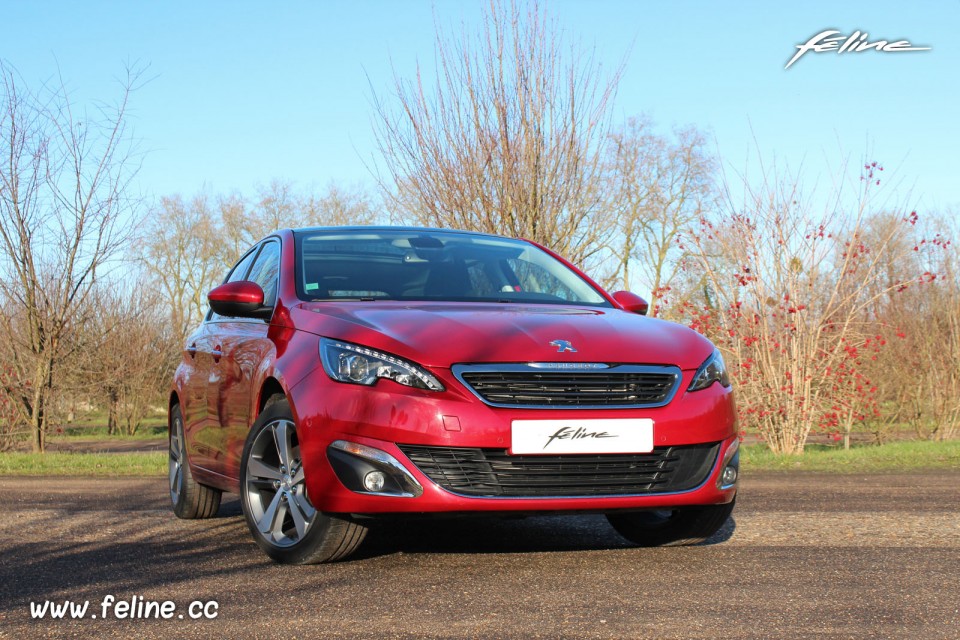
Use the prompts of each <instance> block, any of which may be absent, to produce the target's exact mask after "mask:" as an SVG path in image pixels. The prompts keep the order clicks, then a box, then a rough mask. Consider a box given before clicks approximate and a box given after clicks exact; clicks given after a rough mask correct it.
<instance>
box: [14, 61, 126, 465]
mask: <svg viewBox="0 0 960 640" xmlns="http://www.w3.org/2000/svg"><path fill="white" fill-rule="evenodd" d="M137 80H138V73H136V72H134V71H129V70H128V73H127V76H126V79H125V82H124V83H123V84H122V86H121V88H120V92H119V98H118V99H117V101H116V102H115V103H114V104H102V105H99V107H98V108H97V109H96V110H94V111H92V112H91V111H77V105H75V104H74V103H73V101H72V100H71V97H70V94H69V91H68V89H67V88H66V86H65V84H64V83H63V82H62V81H60V82H58V83H56V84H52V85H49V86H44V87H42V88H41V89H40V91H38V92H31V91H30V90H29V89H27V88H25V87H24V86H23V84H22V81H21V79H20V77H19V76H18V75H17V73H16V72H15V71H14V70H12V69H11V68H9V67H8V66H6V65H3V64H0V83H2V86H3V96H2V103H0V162H2V164H0V273H2V278H0V292H2V294H3V297H4V298H5V299H6V300H8V301H9V302H10V303H11V304H12V305H14V306H15V308H16V309H17V310H18V313H7V314H0V336H2V339H4V340H9V341H11V342H15V343H16V344H15V348H13V349H11V354H12V359H11V363H10V365H11V366H12V368H13V369H14V370H15V371H16V373H17V375H18V377H19V378H20V379H21V380H23V381H27V382H28V383H29V386H21V389H22V391H21V392H20V394H19V397H18V398H17V399H16V400H17V402H16V404H17V406H18V409H19V411H20V413H21V416H22V417H23V419H24V420H25V421H26V422H28V423H29V425H30V430H31V433H32V445H33V449H34V451H43V450H44V445H45V437H46V430H47V425H48V419H47V418H48V416H47V409H48V403H49V400H50V394H51V391H52V388H53V380H54V376H55V373H56V369H57V366H58V363H59V362H60V358H61V357H63V355H64V354H63V353H62V349H63V348H64V338H65V336H66V335H67V334H68V332H69V331H70V330H71V329H72V327H74V326H76V325H77V324H79V323H80V322H82V318H78V317H77V315H76V312H77V311H78V309H81V308H82V307H83V303H84V301H85V300H86V298H87V297H88V295H89V293H90V291H91V289H92V287H93V286H94V284H95V282H96V280H97V277H98V276H99V275H101V273H102V271H103V270H104V268H105V267H106V266H107V265H108V264H109V262H110V260H111V259H113V258H115V257H117V256H118V254H119V252H120V250H121V249H122V248H123V247H124V245H125V243H126V241H127V238H128V235H129V234H128V232H129V231H130V229H131V228H132V223H133V219H132V216H133V215H134V212H135V211H136V207H137V200H136V199H135V198H134V197H132V196H131V194H130V189H129V184H130V180H131V179H132V178H133V176H134V175H135V174H136V172H137V170H138V169H139V159H138V156H137V155H136V153H135V149H134V148H133V144H132V141H131V136H130V132H129V131H128V129H127V125H126V115H127V105H128V99H129V97H130V94H131V91H132V90H133V89H134V86H135V84H136V82H137Z"/></svg>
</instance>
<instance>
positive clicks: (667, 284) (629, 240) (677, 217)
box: [606, 118, 715, 315]
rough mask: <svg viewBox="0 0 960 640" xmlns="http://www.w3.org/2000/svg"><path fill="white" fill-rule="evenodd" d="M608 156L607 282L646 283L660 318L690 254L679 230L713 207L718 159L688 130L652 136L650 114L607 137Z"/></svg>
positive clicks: (628, 285) (699, 135) (626, 286)
mask: <svg viewBox="0 0 960 640" xmlns="http://www.w3.org/2000/svg"><path fill="white" fill-rule="evenodd" d="M610 141H611V144H610V146H609V148H608V150H607V151H608V157H607V159H606V165H607V166H606V173H607V176H606V184H607V185H608V187H607V192H608V197H609V207H610V210H611V211H612V212H614V214H615V219H616V233H615V234H614V235H613V237H612V239H611V249H612V255H613V256H614V257H615V267H614V273H613V274H612V276H611V277H608V278H607V279H606V284H608V285H610V286H619V287H620V288H623V289H631V288H636V286H637V285H638V284H643V285H646V286H649V287H650V306H651V309H652V310H653V315H659V313H660V311H661V308H662V306H663V305H664V304H665V303H666V301H667V300H666V298H667V295H668V293H669V291H670V289H671V285H672V284H673V281H674V279H675V278H676V276H677V275H678V272H679V268H680V265H681V264H682V260H683V258H684V256H685V255H687V253H688V252H687V251H686V250H685V249H684V248H683V246H682V245H681V243H680V237H681V235H682V233H683V231H684V230H686V229H687V228H688V227H690V225H691V224H693V223H694V221H696V220H697V219H698V218H699V217H700V216H702V215H704V214H705V213H706V211H707V210H708V209H709V208H710V207H711V206H712V204H713V202H712V201H713V199H714V198H715V194H714V193H713V179H714V176H713V174H714V169H715V161H714V159H713V157H712V156H711V155H710V154H709V153H708V152H707V151H706V139H705V137H704V135H703V133H701V132H700V131H698V130H697V129H695V128H693V127H688V128H683V129H677V130H676V131H674V134H673V136H666V135H661V134H658V133H656V132H655V131H654V130H653V126H652V124H651V123H650V121H649V119H647V118H630V119H628V120H627V122H626V124H625V125H623V126H622V127H620V128H617V129H616V130H615V131H613V132H612V133H611V135H610Z"/></svg>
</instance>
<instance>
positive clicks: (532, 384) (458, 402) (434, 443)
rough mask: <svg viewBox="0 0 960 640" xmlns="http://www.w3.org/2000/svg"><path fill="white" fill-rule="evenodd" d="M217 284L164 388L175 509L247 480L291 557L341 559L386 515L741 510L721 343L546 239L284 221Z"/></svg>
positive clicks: (671, 530)
mask: <svg viewBox="0 0 960 640" xmlns="http://www.w3.org/2000/svg"><path fill="white" fill-rule="evenodd" d="M209 301H210V312H209V313H208V315H207V317H206V319H205V321H204V322H203V324H202V325H201V326H200V327H199V328H198V329H197V330H196V331H195V332H194V333H193V335H192V336H191V337H190V338H189V339H188V341H187V344H186V345H185V349H184V354H183V361H182V363H181V364H180V366H179V367H178V368H177V371H176V374H175V376H174V382H173V387H172V391H171V394H170V421H169V423H170V465H169V467H170V496H171V499H172V501H173V507H174V512H175V513H176V515H178V516H179V517H181V518H206V517H210V516H212V515H214V514H215V513H216V511H217V509H218V507H219V504H220V496H221V492H223V491H229V492H237V493H239V494H240V497H241V500H240V502H241V505H242V508H243V513H244V516H245V518H246V520H247V523H248V524H249V526H250V530H251V532H252V533H253V537H254V539H255V540H256V542H257V544H259V546H260V547H261V548H262V549H263V550H264V551H265V552H266V553H267V554H268V555H269V556H270V557H272V558H274V559H275V560H277V561H280V562H287V563H301V564H303V563H314V562H325V561H331V560H337V559H340V558H343V557H346V556H347V555H349V554H350V553H351V552H353V551H354V550H355V549H356V548H357V547H358V545H360V543H361V541H362V540H363V538H364V535H365V534H366V531H367V525H368V524H369V522H370V519H371V518H375V517H377V516H379V515H382V514H410V515H411V516H413V515H415V514H464V513H472V514H490V515H496V514H500V515H504V514H531V513H563V512H567V513H574V512H578V513H579V512H600V513H605V514H606V516H607V518H608V519H609V521H610V523H611V524H612V525H613V527H614V528H616V530H617V531H619V532H620V533H621V534H622V535H624V536H625V537H626V538H628V539H629V540H631V541H633V542H634V543H636V544H639V545H648V546H649V545H664V544H689V543H692V542H697V541H701V540H703V539H705V538H707V537H709V536H711V535H712V534H714V533H715V532H716V531H717V530H718V529H719V528H720V527H721V526H722V525H723V524H724V522H725V521H726V520H727V517H728V516H729V515H730V513H731V511H732V510H733V505H734V499H735V497H736V492H737V474H738V465H739V457H738V453H737V450H738V437H737V429H736V411H735V408H734V401H733V394H732V390H731V388H730V382H729V379H728V377H727V372H726V369H725V367H724V364H723V359H722V358H721V357H720V353H719V352H718V351H717V350H716V349H715V348H714V346H713V345H712V344H711V343H710V342H709V341H708V340H707V339H706V338H704V337H703V336H701V335H700V334H698V333H696V332H694V331H692V330H690V329H688V328H686V327H683V326H681V325H678V324H674V323H671V322H665V321H662V320H657V319H652V318H646V317H644V314H645V313H646V310H647V304H646V303H645V302H644V301H643V300H642V299H641V298H639V297H637V296H635V295H632V294H630V293H627V292H623V291H621V292H618V293H615V294H613V295H610V294H608V293H607V292H605V291H604V290H603V289H601V288H600V287H599V286H598V285H597V284H596V283H595V282H593V281H592V280H591V279H590V278H588V277H587V276H586V275H584V274H583V273H581V272H580V271H579V270H577V269H576V268H575V267H573V266H572V265H571V264H569V263H568V262H566V261H565V260H564V259H563V258H561V257H559V256H557V255H555V254H554V253H552V252H551V251H549V250H547V249H545V248H543V247H541V246H539V245H537V244H535V243H532V242H527V241H524V240H514V239H509V238H503V237H498V236H493V235H485V234H479V233H465V232H456V231H441V230H432V229H415V228H390V227H344V228H336V227H334V228H315V229H298V230H292V231H291V230H285V231H280V232H277V233H275V234H273V235H271V236H269V237H267V238H265V239H264V240H262V241H260V242H259V243H257V245H256V246H254V247H253V248H252V249H250V250H249V251H248V252H247V253H246V254H245V255H244V256H243V257H242V258H241V259H240V261H239V262H238V263H237V264H236V266H235V267H234V268H233V269H232V270H231V271H230V273H229V275H228V276H227V278H226V281H225V283H224V284H222V285H221V286H219V287H217V288H216V289H214V290H213V291H211V292H210V294H209Z"/></svg>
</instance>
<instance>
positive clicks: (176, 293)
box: [138, 180, 378, 352]
mask: <svg viewBox="0 0 960 640" xmlns="http://www.w3.org/2000/svg"><path fill="white" fill-rule="evenodd" d="M377 220H378V211H377V208H376V205H375V203H374V201H373V199H372V198H371V196H370V195H369V194H368V193H367V192H366V191H365V190H364V189H362V188H360V187H355V188H347V187H342V186H339V185H336V184H334V183H330V184H328V185H327V187H326V189H325V190H324V191H321V192H319V193H315V192H310V191H301V190H298V189H296V188H295V187H294V185H293V184H292V183H290V182H285V181H281V180H274V181H273V182H271V183H270V184H269V185H267V186H263V187H260V188H259V189H258V190H257V193H256V195H255V196H254V197H253V198H247V197H244V196H243V195H242V194H239V193H234V194H231V195H228V196H218V197H217V196H209V195H206V194H199V195H197V196H194V197H193V198H192V199H191V200H189V201H185V200H184V199H183V197H181V196H179V195H175V196H170V197H165V198H161V200H160V203H159V204H158V205H157V206H156V207H155V208H154V209H153V210H152V211H151V213H150V215H149V218H148V222H147V224H146V225H144V228H143V232H142V234H141V239H140V240H141V241H140V242H139V243H138V249H139V261H140V262H141V264H142V266H143V268H144V269H145V271H146V273H147V274H149V281H150V282H152V283H153V286H154V287H156V288H158V289H159V290H160V291H161V292H162V296H161V297H162V300H163V304H164V305H165V306H166V307H167V309H168V310H169V315H170V321H171V324H172V326H173V327H174V334H173V338H172V340H173V343H172V344H171V345H170V348H171V349H172V350H174V351H177V352H178V351H179V350H180V348H181V347H182V346H183V345H182V342H183V340H184V339H185V338H186V336H187V335H188V334H189V333H190V331H191V330H192V328H193V327H194V326H196V324H197V323H198V322H200V321H201V320H202V319H203V314H204V313H205V312H206V310H207V293H208V292H209V291H210V289H212V288H213V287H214V286H216V285H217V284H218V283H219V282H220V281H221V279H222V278H223V276H224V274H225V273H226V272H227V270H228V269H229V268H230V267H231V265H233V264H234V263H235V262H236V261H237V259H238V258H239V257H240V256H241V254H242V253H243V252H244V251H246V250H247V249H248V248H249V247H250V246H252V245H253V243H255V242H256V241H257V240H259V239H261V238H262V237H264V236H266V235H268V234H269V233H271V232H273V231H275V230H276V229H279V228H286V227H300V226H306V225H317V226H323V225H345V224H371V223H374V222H376V221H377Z"/></svg>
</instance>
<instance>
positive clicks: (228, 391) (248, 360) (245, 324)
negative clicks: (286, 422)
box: [208, 239, 280, 479]
mask: <svg viewBox="0 0 960 640" xmlns="http://www.w3.org/2000/svg"><path fill="white" fill-rule="evenodd" d="M279 270H280V242H279V241H278V240H275V239H274V240H267V241H265V242H263V244H262V245H261V247H260V251H259V253H258V254H257V258H256V260H255V261H254V262H253V265H252V266H251V268H250V271H249V273H248V274H247V276H246V278H245V279H246V280H249V281H251V282H256V283H257V284H258V285H260V287H261V288H262V289H263V292H264V304H266V305H267V306H271V307H272V306H274V304H275V303H276V296H277V288H278V279H279V275H280V274H279ZM217 325H218V331H217V334H218V336H219V338H220V341H219V345H220V358H219V361H218V362H215V363H214V368H215V369H217V380H216V383H215V384H212V385H211V386H210V389H209V391H208V393H209V394H210V398H211V400H214V399H215V403H216V408H215V417H216V420H217V422H218V429H219V431H220V433H219V437H217V438H216V441H217V443H218V445H219V446H220V450H219V451H218V452H217V453H218V468H217V469H216V471H217V472H218V473H222V474H223V475H226V476H228V477H230V478H234V479H239V477H240V456H241V453H242V451H243V445H244V443H245V441H246V438H247V432H248V431H249V429H250V424H251V423H252V421H253V419H252V416H251V405H252V404H253V402H252V398H253V397H254V395H255V394H256V391H257V390H256V389H254V388H253V383H254V379H255V377H256V374H257V372H258V370H259V367H260V365H261V363H262V362H263V361H264V360H265V359H267V358H268V357H269V355H270V353H271V351H272V349H273V343H272V342H271V341H270V340H269V338H268V337H267V331H268V329H269V327H270V323H269V322H268V321H266V320H260V319H255V318H222V319H220V320H218V322H217Z"/></svg>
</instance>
